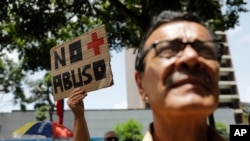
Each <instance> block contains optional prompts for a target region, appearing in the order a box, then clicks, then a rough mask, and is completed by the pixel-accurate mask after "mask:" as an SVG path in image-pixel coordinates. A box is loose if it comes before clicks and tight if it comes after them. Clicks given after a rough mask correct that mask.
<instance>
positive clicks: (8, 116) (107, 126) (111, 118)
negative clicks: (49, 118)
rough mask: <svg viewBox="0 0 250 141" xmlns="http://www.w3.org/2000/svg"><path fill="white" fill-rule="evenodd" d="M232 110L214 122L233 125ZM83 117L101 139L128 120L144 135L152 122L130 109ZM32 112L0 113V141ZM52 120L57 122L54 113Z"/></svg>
mask: <svg viewBox="0 0 250 141" xmlns="http://www.w3.org/2000/svg"><path fill="white" fill-rule="evenodd" d="M232 113H233V110H232V109H218V110H216V111H215V115H214V116H215V120H216V122H223V123H225V124H226V126H227V127H228V131H229V125H230V124H235V122H234V119H233V114H232ZM85 116H86V120H87V124H88V128H89V132H90V135H91V137H103V134H104V133H105V132H106V131H109V130H113V129H114V126H115V125H116V124H121V123H124V122H126V121H127V120H128V119H131V118H132V119H134V120H136V121H138V122H140V123H141V124H142V128H143V130H142V132H143V133H145V132H146V130H147V128H148V125H149V123H151V122H152V120H153V118H152V114H151V110H149V109H147V110H144V109H131V110H86V111H85ZM34 120H35V115H34V111H27V112H20V111H14V112H12V113H0V125H1V127H2V129H1V130H0V140H3V139H6V140H7V139H8V140H10V139H13V136H12V132H13V131H14V130H16V129H17V128H19V127H21V126H22V125H24V124H25V123H27V122H30V121H34ZM54 120H55V121H57V116H56V113H55V115H54ZM64 125H65V126H66V127H68V128H69V129H73V115H72V112H71V111H69V110H67V111H65V112H64Z"/></svg>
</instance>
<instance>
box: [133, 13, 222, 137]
mask: <svg viewBox="0 0 250 141" xmlns="http://www.w3.org/2000/svg"><path fill="white" fill-rule="evenodd" d="M219 47H220V45H218V43H217V42H215V41H214V39H213V36H212V35H211V33H210V32H209V30H208V29H207V28H206V26H205V25H204V24H203V23H202V22H201V20H200V19H199V18H198V17H197V16H195V15H193V14H189V13H177V12H170V11H165V12H162V13H161V14H160V15H159V16H158V17H157V18H156V19H155V20H154V22H153V24H152V26H151V28H150V29H149V31H148V33H147V34H146V36H145V38H144V40H143V41H142V43H141V46H140V50H139V53H138V54H137V58H136V72H135V79H136V83H137V87H138V90H139V92H140V95H141V98H142V99H143V100H147V101H149V103H150V107H151V109H152V113H153V123H152V124H151V125H150V129H149V131H148V133H147V134H146V136H145V137H144V141H153V140H154V141H163V140H164V141H173V140H174V141H217V140H218V141H219V140H223V138H221V137H220V136H219V135H218V134H217V133H216V132H215V131H214V130H213V129H212V128H211V127H209V126H208V125H207V117H208V116H209V115H210V114H212V113H213V112H214V111H215V109H216V108H217V105H218V94H219V86H218V81H219V63H218V61H217V59H218V52H217V51H218V50H220V49H218V48H219Z"/></svg>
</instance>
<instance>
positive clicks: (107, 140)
mask: <svg viewBox="0 0 250 141" xmlns="http://www.w3.org/2000/svg"><path fill="white" fill-rule="evenodd" d="M104 141H118V138H117V137H108V138H105V139H104Z"/></svg>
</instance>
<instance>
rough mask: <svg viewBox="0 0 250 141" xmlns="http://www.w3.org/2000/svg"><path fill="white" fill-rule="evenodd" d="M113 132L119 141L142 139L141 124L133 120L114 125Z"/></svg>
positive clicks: (139, 140) (137, 140) (138, 140)
mask: <svg viewBox="0 0 250 141" xmlns="http://www.w3.org/2000/svg"><path fill="white" fill-rule="evenodd" d="M114 131H115V132H116V133H117V134H118V136H119V139H120V140H121V141H141V140H142V138H143V134H142V124H141V123H139V122H137V121H135V120H133V119H128V120H127V121H126V122H125V123H123V124H116V125H115V128H114Z"/></svg>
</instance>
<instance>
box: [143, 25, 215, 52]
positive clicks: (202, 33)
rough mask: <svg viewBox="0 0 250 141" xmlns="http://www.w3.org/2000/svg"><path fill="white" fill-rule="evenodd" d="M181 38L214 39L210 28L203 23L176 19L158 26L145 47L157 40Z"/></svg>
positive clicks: (188, 40)
mask: <svg viewBox="0 0 250 141" xmlns="http://www.w3.org/2000/svg"><path fill="white" fill-rule="evenodd" d="M174 39H179V40H182V41H183V42H192V41H195V40H201V41H206V40H212V36H211V34H210V32H209V30H208V29H207V28H206V27H204V26H203V25H201V24H198V23H196V22H190V21H175V22H170V23H166V24H163V25H161V26H159V27H158V28H156V29H155V30H154V31H153V32H152V34H151V35H150V36H149V37H148V38H147V40H146V42H145V45H144V47H148V46H149V45H151V44H152V43H153V42H155V41H162V40H174Z"/></svg>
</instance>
